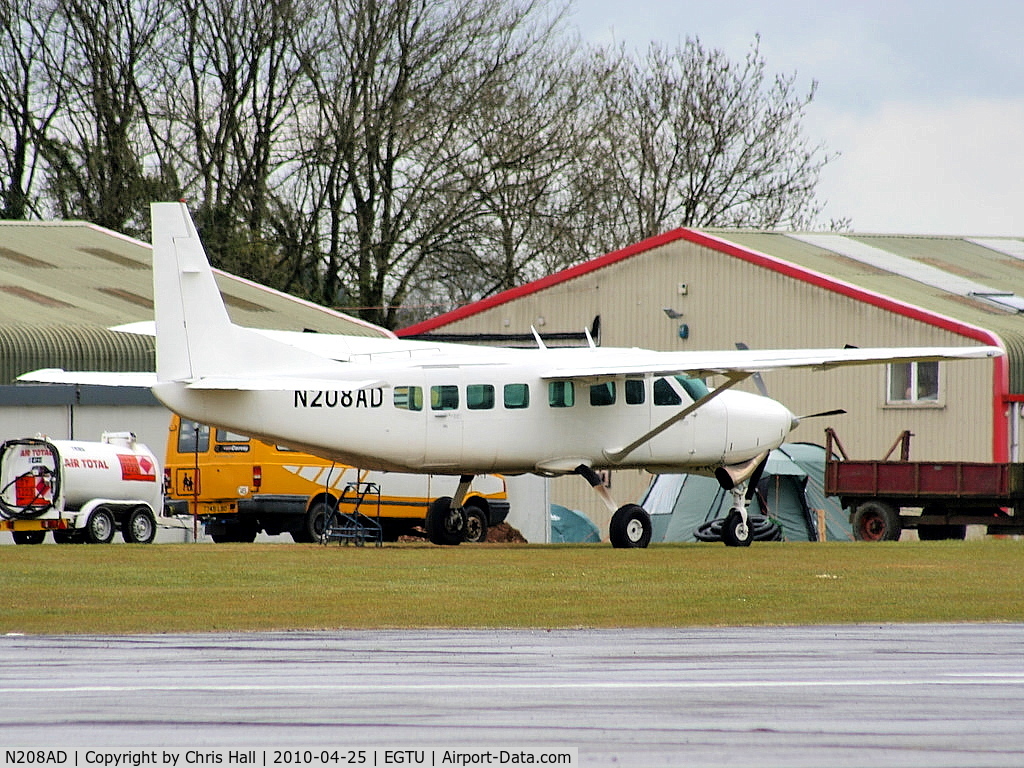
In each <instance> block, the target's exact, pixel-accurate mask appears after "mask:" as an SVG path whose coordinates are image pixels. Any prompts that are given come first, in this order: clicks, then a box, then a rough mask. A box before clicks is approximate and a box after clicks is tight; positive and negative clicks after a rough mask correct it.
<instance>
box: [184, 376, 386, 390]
mask: <svg viewBox="0 0 1024 768" xmlns="http://www.w3.org/2000/svg"><path fill="white" fill-rule="evenodd" d="M388 386H391V385H390V384H388V383H387V382H386V381H383V380H382V379H330V378H317V377H311V376H205V377H203V378H200V379H196V380H195V381H193V382H189V383H188V384H187V387H188V389H219V390H232V389H237V390H240V391H258V392H291V391H293V390H299V391H302V390H325V391H328V392H335V391H357V390H360V389H370V388H371V387H388Z"/></svg>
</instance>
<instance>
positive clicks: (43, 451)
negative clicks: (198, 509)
mask: <svg viewBox="0 0 1024 768" xmlns="http://www.w3.org/2000/svg"><path fill="white" fill-rule="evenodd" d="M162 507H163V477H162V474H161V472H160V468H159V466H158V462H157V460H156V457H155V456H154V455H153V452H152V451H150V450H149V448H147V447H146V446H145V445H143V444H141V443H139V442H137V441H136V439H135V435H134V434H132V433H131V432H108V433H104V434H103V436H102V437H101V438H100V441H99V442H84V441H78V440H50V439H48V438H46V437H42V436H40V437H35V438H22V439H17V440H7V441H6V442H4V443H3V444H2V445H0V530H8V531H10V532H11V533H12V535H13V536H14V541H15V543H17V544H39V543H42V541H43V540H44V539H45V538H46V532H47V531H52V532H53V538H54V540H55V541H57V542H58V543H70V542H78V541H85V542H90V543H94V544H107V543H109V542H110V541H111V540H112V539H113V538H114V533H115V532H116V531H118V530H119V531H120V532H121V536H122V537H123V538H124V540H125V541H126V542H129V543H136V544H148V543H150V542H151V541H153V538H154V537H155V536H156V525H157V524H156V515H157V513H158V512H160V511H161V510H162Z"/></svg>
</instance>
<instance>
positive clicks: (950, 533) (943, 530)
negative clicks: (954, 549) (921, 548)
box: [917, 525, 967, 541]
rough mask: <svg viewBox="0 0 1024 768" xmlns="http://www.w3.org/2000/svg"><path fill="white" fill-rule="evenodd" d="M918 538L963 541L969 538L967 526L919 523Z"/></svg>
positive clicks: (922, 539)
mask: <svg viewBox="0 0 1024 768" xmlns="http://www.w3.org/2000/svg"><path fill="white" fill-rule="evenodd" d="M917 538H918V539H920V540H921V541H963V540H964V539H966V538H967V526H966V525H919V526H917Z"/></svg>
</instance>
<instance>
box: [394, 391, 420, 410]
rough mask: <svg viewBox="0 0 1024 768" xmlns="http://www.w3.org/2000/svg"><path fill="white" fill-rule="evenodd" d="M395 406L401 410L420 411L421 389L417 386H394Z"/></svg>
mask: <svg viewBox="0 0 1024 768" xmlns="http://www.w3.org/2000/svg"><path fill="white" fill-rule="evenodd" d="M395 408H400V409H402V410H403V411H422V410H423V390H422V389H420V388H419V387H395Z"/></svg>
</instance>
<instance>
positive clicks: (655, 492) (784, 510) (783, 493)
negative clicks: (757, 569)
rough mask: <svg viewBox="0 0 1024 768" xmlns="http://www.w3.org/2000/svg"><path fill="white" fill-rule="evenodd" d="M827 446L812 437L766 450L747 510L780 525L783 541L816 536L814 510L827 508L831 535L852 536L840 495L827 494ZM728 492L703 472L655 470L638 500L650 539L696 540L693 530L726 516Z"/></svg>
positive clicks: (833, 538)
mask: <svg viewBox="0 0 1024 768" xmlns="http://www.w3.org/2000/svg"><path fill="white" fill-rule="evenodd" d="M824 487H825V449H824V448H822V447H821V446H820V445H814V444H812V443H784V444H783V445H782V446H781V447H779V448H777V449H775V450H774V451H772V452H771V454H769V456H768V464H767V465H766V466H765V470H764V474H763V475H762V476H761V482H760V483H758V486H757V493H756V494H755V496H754V499H753V500H752V501H751V503H750V508H749V511H750V514H752V515H765V516H767V517H769V518H771V519H772V520H773V521H774V522H776V523H777V524H778V525H779V527H780V528H781V529H782V538H783V540H784V541H817V538H818V516H817V512H816V510H819V509H823V510H825V530H826V534H827V538H828V540H829V541H853V532H852V530H851V528H850V523H849V520H848V515H847V513H846V512H845V510H843V509H842V507H840V506H839V500H838V499H835V498H828V497H826V496H825V491H824ZM731 503H732V495H731V494H730V493H729V492H728V491H723V490H722V488H721V486H720V485H719V484H718V481H717V480H715V479H714V478H712V477H704V476H702V475H687V474H683V475H658V476H656V477H655V478H654V480H652V481H651V485H650V486H649V487H648V489H647V493H646V494H645V496H644V499H643V501H641V506H642V507H643V508H644V509H646V510H647V512H648V514H650V516H651V522H652V524H653V528H654V535H653V537H652V541H697V540H698V539H697V537H696V535H695V534H696V532H697V530H698V529H699V528H700V527H701V526H702V525H704V524H705V523H708V522H710V521H712V520H715V519H717V518H722V517H725V516H726V514H728V512H729V507H730V505H731Z"/></svg>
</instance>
